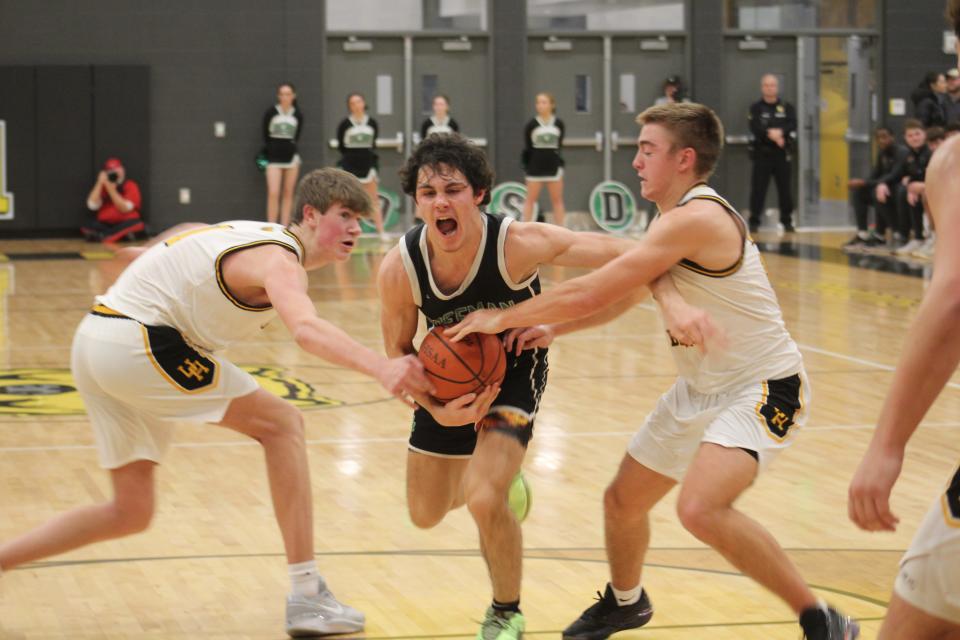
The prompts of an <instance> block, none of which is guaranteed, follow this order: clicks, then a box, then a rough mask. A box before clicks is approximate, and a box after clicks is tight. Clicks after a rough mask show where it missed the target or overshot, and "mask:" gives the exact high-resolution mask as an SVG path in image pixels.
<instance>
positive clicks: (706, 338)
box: [650, 272, 726, 352]
mask: <svg viewBox="0 0 960 640" xmlns="http://www.w3.org/2000/svg"><path fill="white" fill-rule="evenodd" d="M650 291H651V292H652V293H653V299H654V300H656V301H657V304H658V305H659V306H660V311H661V312H662V314H663V319H664V324H665V325H666V329H667V333H669V334H670V335H671V336H672V337H673V339H674V340H677V341H678V342H679V343H680V344H682V345H684V346H688V347H692V346H697V347H700V349H701V350H702V351H704V352H706V351H707V349H708V348H713V347H714V346H723V344H724V342H725V341H726V338H725V335H724V332H723V329H722V328H721V327H718V326H717V325H716V324H714V322H713V319H712V318H711V317H710V315H709V314H708V313H707V312H706V311H704V310H703V309H700V308H698V307H694V306H692V305H689V304H687V301H686V300H684V299H683V296H682V295H680V291H678V290H677V287H676V284H675V283H674V281H673V278H672V277H671V276H670V273H669V272H667V273H665V274H663V275H662V276H660V277H659V278H657V279H656V280H654V281H653V282H652V283H651V284H650Z"/></svg>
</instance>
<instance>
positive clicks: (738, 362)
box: [670, 184, 803, 394]
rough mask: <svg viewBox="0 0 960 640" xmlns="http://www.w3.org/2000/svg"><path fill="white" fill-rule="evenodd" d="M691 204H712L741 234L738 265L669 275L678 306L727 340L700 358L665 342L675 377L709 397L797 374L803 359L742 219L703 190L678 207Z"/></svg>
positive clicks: (683, 267)
mask: <svg viewBox="0 0 960 640" xmlns="http://www.w3.org/2000/svg"><path fill="white" fill-rule="evenodd" d="M696 199H705V200H712V201H714V202H716V203H718V204H719V205H721V206H722V207H723V208H724V209H726V210H727V212H728V213H729V215H730V216H731V217H732V218H733V219H734V221H735V222H736V223H737V225H738V226H739V227H740V228H741V233H742V234H743V236H744V241H743V252H742V254H741V257H740V259H739V260H738V261H737V262H736V263H735V264H733V265H731V266H730V267H729V268H727V269H723V270H710V269H706V268H704V267H702V266H700V265H698V264H696V263H695V262H692V261H690V260H682V261H681V262H680V263H678V264H677V265H675V266H674V267H672V268H671V269H670V275H671V276H672V277H673V280H674V282H675V283H676V286H677V289H678V290H679V291H680V294H681V295H682V296H683V298H684V300H686V301H687V302H688V303H689V304H691V305H693V306H695V307H699V308H700V309H703V310H704V311H706V312H707V313H709V314H710V317H711V318H712V319H713V321H714V322H715V323H716V324H717V325H719V326H720V327H722V328H723V330H724V332H725V333H726V338H727V345H726V347H725V348H724V349H722V350H720V349H716V350H712V351H710V352H708V353H707V354H706V355H704V354H701V353H700V350H699V349H697V348H696V347H684V346H682V345H679V344H676V341H675V340H673V339H672V338H671V344H672V345H673V348H672V349H671V351H672V352H673V357H674V360H675V361H676V363H677V369H678V370H679V372H680V376H681V377H683V378H685V379H686V381H687V383H688V384H689V385H690V386H692V387H693V388H694V389H696V390H697V391H699V392H701V393H704V394H714V393H720V392H723V391H726V390H731V389H736V388H738V387H742V386H743V385H745V384H750V383H752V382H760V381H763V380H775V379H779V378H783V377H787V376H790V375H793V374H795V373H797V372H799V371H800V370H801V368H802V367H803V358H802V357H801V355H800V350H799V349H798V348H797V345H796V343H795V342H794V341H793V339H792V338H791V337H790V334H789V333H788V332H787V328H786V326H785V325H784V323H783V316H782V314H781V313H780V305H779V303H778V302H777V295H776V293H774V291H773V287H772V286H771V285H770V280H769V279H768V278H767V272H766V270H765V269H764V266H763V262H762V261H761V258H760V252H759V250H758V249H757V247H756V245H755V244H754V243H753V240H751V239H750V237H749V236H748V235H747V233H746V230H745V229H744V224H743V219H742V218H741V217H740V215H739V214H738V213H737V211H736V210H735V209H734V208H733V207H732V206H731V205H730V203H728V202H727V201H726V200H724V199H723V198H721V197H720V196H719V195H717V192H716V191H714V190H713V189H711V188H710V187H708V186H707V185H705V184H699V185H696V186H695V187H693V188H692V189H691V190H690V191H688V192H687V194H686V195H685V196H684V197H683V198H682V199H681V200H680V203H679V205H678V206H683V205H685V204H686V203H688V202H690V201H691V200H696ZM680 215H683V214H682V213H681V214H680Z"/></svg>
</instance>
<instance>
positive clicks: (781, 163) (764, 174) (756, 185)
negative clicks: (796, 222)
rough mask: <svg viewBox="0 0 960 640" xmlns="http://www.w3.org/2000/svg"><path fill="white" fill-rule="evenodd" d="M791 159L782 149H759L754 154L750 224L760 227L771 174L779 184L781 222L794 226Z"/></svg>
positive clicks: (778, 196) (786, 225)
mask: <svg viewBox="0 0 960 640" xmlns="http://www.w3.org/2000/svg"><path fill="white" fill-rule="evenodd" d="M790 174H791V171H790V159H789V158H788V157H787V153H786V152H785V151H783V150H782V149H777V150H776V151H766V150H759V151H756V152H754V156H753V174H752V175H751V178H750V226H751V227H759V226H760V217H761V215H762V213H763V203H764V201H765V200H766V199H767V187H768V186H770V176H773V180H774V182H775V183H776V184H777V200H778V204H779V207H780V222H781V223H782V224H783V226H785V227H788V226H792V224H793V223H792V221H791V215H792V214H793V197H792V196H791V194H790Z"/></svg>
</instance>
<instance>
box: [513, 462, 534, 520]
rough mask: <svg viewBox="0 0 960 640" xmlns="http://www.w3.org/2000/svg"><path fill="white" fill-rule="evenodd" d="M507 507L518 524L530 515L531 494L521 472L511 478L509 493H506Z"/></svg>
mask: <svg viewBox="0 0 960 640" xmlns="http://www.w3.org/2000/svg"><path fill="white" fill-rule="evenodd" d="M507 505H508V506H509V507H510V510H511V511H513V513H514V515H515V516H517V521H518V522H523V521H524V520H526V519H527V515H528V514H529V513H530V507H531V506H532V505H533V492H532V491H530V485H529V484H528V483H527V479H526V478H524V477H523V472H522V471H518V472H517V475H515V476H514V477H513V482H512V483H510V491H509V492H508V493H507Z"/></svg>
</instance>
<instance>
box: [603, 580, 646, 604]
mask: <svg viewBox="0 0 960 640" xmlns="http://www.w3.org/2000/svg"><path fill="white" fill-rule="evenodd" d="M610 588H611V589H613V597H615V598H616V599H617V605H618V606H621V607H625V606H627V605H630V604H636V603H638V602H640V592H641V591H643V589H642V587H641V586H640V585H639V584H638V585H637V586H635V587H634V588H633V589H626V590H624V591H621V590H620V589H617V588H616V587H615V586H613V584H612V583H611V584H610Z"/></svg>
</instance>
